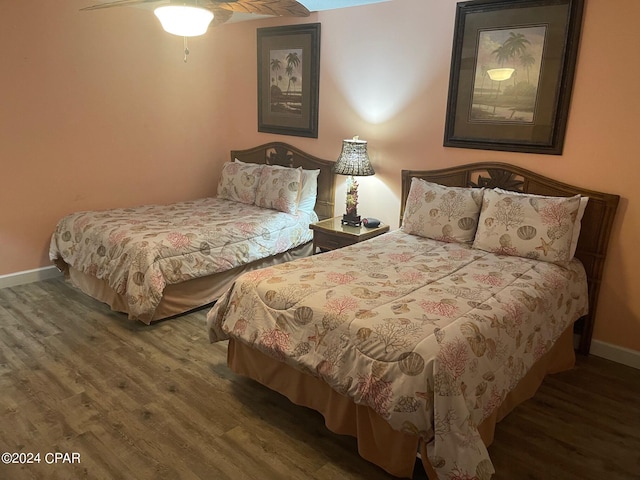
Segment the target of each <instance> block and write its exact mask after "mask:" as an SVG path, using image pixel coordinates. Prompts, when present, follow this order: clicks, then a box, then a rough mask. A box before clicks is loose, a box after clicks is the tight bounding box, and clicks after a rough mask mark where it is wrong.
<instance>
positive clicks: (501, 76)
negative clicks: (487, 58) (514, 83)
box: [487, 68, 515, 82]
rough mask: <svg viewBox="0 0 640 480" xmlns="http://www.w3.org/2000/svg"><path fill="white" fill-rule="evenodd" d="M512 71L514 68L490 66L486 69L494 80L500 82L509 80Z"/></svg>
mask: <svg viewBox="0 0 640 480" xmlns="http://www.w3.org/2000/svg"><path fill="white" fill-rule="evenodd" d="M513 72H515V69H514V68H492V69H491V70H487V75H489V78H490V79H491V80H493V81H494V82H502V81H503V80H509V79H510V78H511V75H513Z"/></svg>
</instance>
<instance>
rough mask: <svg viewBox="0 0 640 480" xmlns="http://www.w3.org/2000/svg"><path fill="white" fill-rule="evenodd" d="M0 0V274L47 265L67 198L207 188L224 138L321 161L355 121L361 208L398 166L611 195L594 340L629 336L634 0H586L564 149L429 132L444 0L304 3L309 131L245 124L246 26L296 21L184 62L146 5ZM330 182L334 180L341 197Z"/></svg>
mask: <svg viewBox="0 0 640 480" xmlns="http://www.w3.org/2000/svg"><path fill="white" fill-rule="evenodd" d="M3 3H5V4H3V5H2V6H0V18H3V19H8V18H11V19H12V22H7V21H5V22H4V23H6V24H8V25H9V24H11V25H14V28H13V29H11V28H9V29H8V31H7V29H6V28H3V29H2V30H0V39H1V40H3V45H5V49H4V53H3V55H4V56H3V63H4V65H3V75H2V76H0V87H1V91H2V93H3V96H2V102H3V104H2V108H1V109H0V122H1V123H0V127H1V129H0V161H1V162H2V173H3V180H4V181H3V188H2V190H1V191H0V200H1V201H0V274H3V273H11V272H17V271H21V270H26V269H30V268H35V267H38V266H45V265H48V264H49V262H48V260H47V258H46V246H47V244H48V238H49V235H50V232H51V229H52V228H53V227H54V225H55V221H56V220H57V218H58V217H59V216H60V215H62V214H64V213H66V212H68V211H72V210H77V209H85V208H103V207H104V208H106V207H111V206H119V205H131V204H138V203H142V202H152V201H154V202H155V201H158V202H160V201H171V200H174V199H182V198H184V199H186V198H195V197H198V196H203V195H207V194H210V193H212V192H213V191H214V189H215V181H216V180H217V173H216V172H217V169H218V168H219V166H220V164H221V163H222V162H223V161H224V160H226V156H227V155H228V151H229V149H231V148H244V147H249V146H253V145H257V144H259V143H264V142H267V141H270V140H280V141H285V142H289V143H291V144H293V145H296V146H298V147H300V148H302V149H304V150H306V151H308V152H310V153H312V154H315V155H318V156H320V157H324V158H329V159H335V158H337V156H338V154H339V151H340V146H341V140H342V139H343V138H348V137H351V136H352V135H360V136H361V137H362V138H364V139H366V140H368V142H369V149H370V153H371V156H372V161H373V163H374V166H375V168H376V172H377V175H376V176H375V177H369V178H364V179H362V181H361V182H360V183H361V202H360V213H361V214H364V215H369V216H377V217H379V218H381V219H382V220H384V221H385V222H388V223H390V224H392V225H393V226H396V225H397V220H398V215H399V194H400V175H399V172H400V170H401V169H403V168H409V169H421V168H425V169H426V168H440V167H446V166H450V165H456V164H461V163H468V162H475V161H493V160H495V161H505V162H511V163H514V164H517V165H520V166H523V167H525V168H529V169H532V170H535V171H538V172H540V173H542V174H545V175H549V176H552V177H554V178H557V179H559V180H562V181H566V182H569V183H574V184H577V185H581V186H584V187H587V188H591V189H595V190H603V191H609V192H612V193H617V194H619V195H621V197H622V201H621V205H620V208H619V211H618V215H617V218H616V223H615V226H614V232H613V237H612V240H611V244H610V249H609V258H608V262H607V265H606V269H605V276H604V283H603V285H602V289H601V296H600V304H599V311H598V316H597V319H596V327H595V332H594V338H595V339H598V340H601V341H604V342H609V343H612V344H615V345H618V346H621V347H626V348H630V349H633V350H638V351H640V297H639V296H638V295H637V293H635V292H637V291H638V285H640V252H639V250H638V249H637V248H635V242H636V239H637V238H639V237H640V227H639V221H640V207H639V206H638V205H639V203H640V189H638V188H637V187H636V185H635V182H636V179H637V178H639V176H640V175H639V173H640V165H639V162H638V161H637V160H636V158H635V155H634V153H635V152H634V151H633V149H634V147H635V142H634V136H633V134H634V132H632V131H631V128H632V127H633V126H635V123H636V122H635V121H636V119H637V118H638V116H639V115H640V96H639V95H638V94H637V91H636V84H637V79H638V78H640V66H639V65H638V64H637V62H633V61H630V59H633V58H635V57H636V56H637V51H638V49H639V48H640V34H638V33H636V31H637V29H636V26H635V19H636V18H638V16H639V15H640V2H637V0H616V2H607V1H605V0H587V1H586V10H585V18H584V25H583V36H582V41H581V48H580V53H579V58H578V65H577V70H576V80H575V86H574V93H573V99H572V103H571V110H570V116H569V123H568V129H567V135H566V142H565V149H564V154H563V155H562V156H553V155H532V154H519V153H509V152H491V151H483V150H468V149H456V148H444V147H443V146H442V136H443V130H444V118H445V112H446V99H447V91H448V81H449V64H450V56H451V44H452V38H453V22H454V15H455V3H456V2H455V0H394V1H392V2H386V3H379V4H375V5H370V6H365V7H354V8H347V9H341V10H335V11H326V12H320V13H315V14H312V16H311V18H309V19H308V20H307V21H309V22H315V21H318V22H321V24H322V47H321V81H320V122H319V138H318V139H308V138H299V137H288V136H279V135H270V134H263V133H258V132H257V118H256V117H257V110H256V102H257V98H256V97H257V95H256V76H257V74H256V38H255V30H256V28H257V27H262V26H274V25H282V24H286V23H295V22H293V21H288V20H283V19H275V20H264V21H259V22H243V23H238V24H228V25H224V26H222V27H219V28H217V29H215V30H213V31H211V32H209V33H208V34H207V35H206V36H205V37H202V38H198V39H193V40H192V44H191V52H192V53H191V55H190V60H189V63H187V64H186V65H185V64H183V63H182V56H181V49H182V46H181V40H180V39H176V37H172V36H169V35H167V34H164V33H163V32H162V31H161V30H160V28H159V26H157V25H156V21H155V18H153V17H152V15H151V14H150V12H149V11H145V10H142V9H132V8H126V9H112V10H108V11H107V10H105V11H102V12H84V13H81V12H77V11H75V9H74V8H71V6H70V5H69V3H72V2H66V3H65V5H64V6H62V5H56V7H55V9H54V7H53V6H52V5H51V6H49V5H47V4H48V3H52V2H42V4H41V5H40V6H39V8H38V9H37V10H36V12H38V16H37V17H36V18H35V19H32V18H30V17H29V15H30V14H32V13H33V12H34V9H33V8H30V7H28V6H26V5H25V6H22V5H21V3H22V2H3ZM56 3H58V2H56ZM85 3H86V4H89V3H91V2H85ZM613 4H615V6H614V5H613ZM9 45H16V46H18V48H11V47H9ZM621 65H622V66H623V68H622V70H621V69H620V66H621ZM611 72H617V73H613V74H612V73H611ZM7 92H10V93H11V94H10V95H7V94H6V93H7ZM94 177H97V178H95V179H94ZM62 184H67V185H68V188H65V189H62V188H61V185H62ZM343 198H344V185H343V184H342V181H341V184H340V187H339V189H338V192H337V204H338V213H339V212H340V210H341V206H340V205H341V204H342V199H343ZM16 207H17V208H16ZM634 293H635V294H634Z"/></svg>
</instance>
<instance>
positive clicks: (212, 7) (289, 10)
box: [80, 0, 310, 36]
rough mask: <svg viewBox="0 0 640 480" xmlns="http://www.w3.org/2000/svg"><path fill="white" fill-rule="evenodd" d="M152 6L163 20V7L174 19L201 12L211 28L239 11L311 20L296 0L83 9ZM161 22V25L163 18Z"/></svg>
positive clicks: (163, 1)
mask: <svg viewBox="0 0 640 480" xmlns="http://www.w3.org/2000/svg"><path fill="white" fill-rule="evenodd" d="M153 4H156V5H158V7H157V8H156V9H155V12H156V16H158V18H160V15H158V10H159V9H161V8H163V7H171V8H174V9H175V10H174V11H173V13H172V15H173V16H174V17H175V16H176V15H177V13H176V12H178V11H179V10H178V9H182V12H187V13H184V15H193V18H195V17H196V15H197V13H194V12H195V10H196V9H198V10H199V11H200V12H201V13H200V14H201V15H202V17H199V18H203V19H204V18H208V19H209V21H208V22H207V24H206V27H208V25H209V24H211V25H220V24H222V23H225V22H227V21H228V20H229V19H231V16H232V15H233V14H234V13H236V12H237V13H253V14H259V15H273V16H278V17H308V16H309V15H310V12H309V10H307V7H305V6H304V5H302V4H301V3H299V2H297V1H295V0H114V1H111V2H103V3H99V4H97V5H91V6H89V7H84V8H81V9H80V10H101V9H104V8H113V7H128V6H144V5H149V6H152V5H153ZM168 11H169V10H165V12H168ZM203 11H204V13H203ZM206 12H209V15H208V16H206V17H205V13H206ZM211 14H213V15H211ZM167 16H168V15H167ZM185 18H186V17H185ZM160 21H161V23H162V19H161V18H160ZM206 27H205V28H204V31H202V32H201V33H197V34H196V35H202V34H203V33H205V32H206V29H207V28H206ZM163 28H164V23H163ZM165 30H166V28H165ZM169 33H174V32H169ZM176 35H180V36H195V35H194V34H191V35H184V33H176Z"/></svg>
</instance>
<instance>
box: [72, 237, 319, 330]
mask: <svg viewBox="0 0 640 480" xmlns="http://www.w3.org/2000/svg"><path fill="white" fill-rule="evenodd" d="M312 243H313V242H307V243H305V244H303V245H300V246H299V247H296V248H294V249H292V250H288V251H286V252H283V253H280V254H278V255H273V256H270V257H267V258H264V259H262V260H257V261H255V262H252V263H249V264H246V265H240V266H239V267H236V268H233V269H231V270H227V271H225V272H220V273H216V274H213V275H209V276H206V277H200V278H193V279H191V280H187V281H185V282H181V283H176V284H171V285H167V286H166V287H165V288H164V291H163V292H162V299H161V300H160V303H159V304H158V306H157V307H156V310H155V311H154V312H153V314H152V315H151V316H150V319H149V320H147V319H145V320H144V323H151V322H154V321H156V320H161V319H164V318H169V317H173V316H175V315H180V314H182V313H185V312H188V311H190V310H194V309H196V308H199V307H202V306H204V305H208V304H210V303H213V302H214V301H216V300H217V299H218V298H220V296H221V295H222V294H223V293H224V292H225V291H226V290H227V289H228V288H229V287H230V286H231V284H232V283H233V282H234V281H235V280H236V278H238V277H239V276H240V275H242V274H243V273H245V272H249V271H251V270H256V269H258V268H264V267H269V266H272V265H277V264H279V263H284V262H290V261H292V260H296V259H298V258H302V257H308V256H309V255H311V254H312V250H313V246H312ZM62 270H63V272H64V274H65V277H66V278H67V279H68V280H69V282H70V283H71V284H72V285H73V286H75V287H77V288H79V289H80V290H81V291H82V292H84V293H86V294H87V295H89V296H91V297H93V298H95V299H96V300H99V301H101V302H103V303H106V304H107V305H109V306H110V307H111V309H112V310H114V311H116V312H122V313H127V314H128V313H129V308H128V305H127V300H126V297H125V296H124V295H121V294H118V293H117V292H116V291H115V290H113V289H112V288H111V287H110V286H109V284H108V283H107V282H106V281H105V280H101V279H98V278H95V277H94V276H91V275H87V274H86V273H83V272H81V271H79V270H77V269H75V268H73V267H71V266H68V265H64V266H63V269H62ZM130 318H131V317H130ZM134 320H135V318H134Z"/></svg>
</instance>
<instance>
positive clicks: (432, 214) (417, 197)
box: [402, 178, 484, 243]
mask: <svg viewBox="0 0 640 480" xmlns="http://www.w3.org/2000/svg"><path fill="white" fill-rule="evenodd" d="M483 191H484V189H483V188H463V187H445V186H444V185H438V184H436V183H431V182H427V181H426V180H422V179H420V178H412V179H411V187H410V188H409V196H408V197H407V203H406V206H405V210H404V215H403V218H402V229H403V230H404V231H405V232H407V233H411V234H414V235H419V236H421V237H427V238H432V239H434V240H440V241H443V242H456V243H471V242H472V241H473V238H474V236H475V233H476V228H477V227H478V217H479V216H480V208H481V207H482V193H483Z"/></svg>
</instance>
